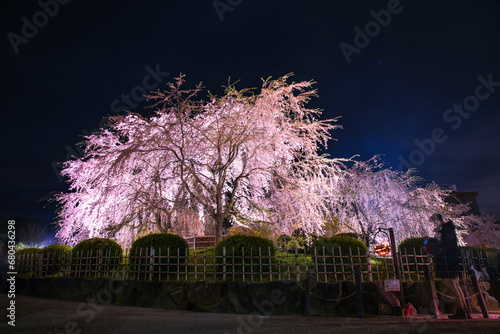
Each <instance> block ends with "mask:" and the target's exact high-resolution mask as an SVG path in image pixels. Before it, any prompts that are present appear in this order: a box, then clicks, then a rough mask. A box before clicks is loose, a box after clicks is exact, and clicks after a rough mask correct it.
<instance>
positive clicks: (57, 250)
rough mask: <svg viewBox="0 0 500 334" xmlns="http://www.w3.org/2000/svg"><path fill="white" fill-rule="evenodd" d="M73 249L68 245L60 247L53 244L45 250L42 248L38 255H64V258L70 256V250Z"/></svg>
mask: <svg viewBox="0 0 500 334" xmlns="http://www.w3.org/2000/svg"><path fill="white" fill-rule="evenodd" d="M72 249H73V247H71V246H69V245H60V244H54V245H49V246H47V247H45V248H42V249H41V250H40V253H43V254H47V253H58V254H60V253H64V254H65V255H66V256H68V255H70V254H71V250H72Z"/></svg>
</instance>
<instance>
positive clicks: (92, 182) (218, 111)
mask: <svg viewBox="0 0 500 334" xmlns="http://www.w3.org/2000/svg"><path fill="white" fill-rule="evenodd" d="M287 79H288V76H284V77H282V78H279V79H277V80H265V81H264V82H263V86H262V89H261V90H260V92H259V93H258V94H254V93H252V92H251V91H250V90H248V89H243V90H237V89H236V88H235V87H234V86H233V85H229V86H228V87H227V88H226V92H225V95H224V96H222V97H216V96H209V101H208V102H204V101H201V100H197V98H196V96H197V94H199V92H200V91H201V87H200V86H198V87H196V88H195V89H192V90H183V89H182V88H181V85H182V84H183V82H184V78H183V77H182V76H181V77H180V78H178V79H177V81H176V82H175V83H170V84H168V90H166V91H157V92H154V93H151V94H150V95H149V97H148V100H149V101H153V103H152V108H153V109H154V110H155V114H154V115H152V116H149V117H143V116H141V115H139V114H135V113H130V114H129V115H126V116H113V117H111V125H110V128H109V129H107V130H102V131H101V132H100V133H98V134H93V135H90V136H88V137H86V140H87V141H86V148H85V156H84V157H82V158H80V159H77V160H72V161H68V162H66V163H65V168H64V169H63V171H62V175H63V176H65V177H66V178H67V179H68V181H69V184H70V186H69V188H70V192H68V193H63V194H59V195H57V196H55V200H56V201H57V202H58V203H59V209H60V211H59V220H60V229H59V231H58V234H57V237H58V238H59V239H60V240H62V241H64V242H69V243H75V242H77V241H79V240H82V239H85V238H88V237H94V236H114V237H116V238H117V239H118V240H119V241H120V243H122V244H124V245H125V244H127V243H130V242H131V240H133V239H134V238H135V237H136V236H137V235H140V234H141V233H144V231H153V232H154V231H159V232H168V231H170V230H171V229H174V228H175V227H176V226H177V225H178V222H179V220H181V219H182V215H183V214H184V213H185V212H186V211H187V212H189V214H190V215H192V216H197V217H198V219H199V220H200V221H202V223H203V226H204V227H205V231H207V230H211V231H213V232H214V233H215V234H216V237H217V240H221V238H222V233H223V227H224V222H232V223H235V222H239V223H241V224H248V223H251V222H278V221H279V222H280V224H279V228H280V229H283V230H288V229H291V231H293V230H294V229H295V228H297V227H299V226H292V225H293V224H296V222H295V221H296V220H297V219H296V217H301V221H300V222H298V223H297V224H305V225H306V229H310V230H314V229H318V226H316V224H315V223H312V222H315V221H318V219H317V218H320V217H321V216H322V214H323V213H322V212H320V209H318V205H322V203H319V202H318V201H317V200H318V197H317V196H316V195H315V194H314V193H310V194H309V193H307V192H308V191H309V190H311V187H304V186H305V183H307V182H309V181H308V180H312V179H313V176H314V175H316V174H317V173H318V172H320V170H321V166H323V165H325V166H326V165H327V164H328V163H329V162H327V159H326V158H325V157H322V156H319V155H318V153H317V151H318V149H319V147H320V145H322V146H325V147H326V143H327V141H328V139H330V133H329V132H330V130H332V129H334V128H335V126H334V125H332V122H333V121H334V120H319V115H320V111H318V110H313V109H308V108H306V107H305V105H306V104H307V103H308V101H309V100H310V98H311V97H313V96H315V91H314V90H312V89H311V86H312V84H313V83H312V82H299V83H290V84H289V83H287ZM283 202H286V203H283ZM297 203H299V204H300V205H296V204H297ZM283 204H286V206H293V207H295V208H296V209H294V210H292V211H289V210H282V208H283V207H284V205H283ZM276 208H277V209H276ZM297 210H299V211H301V214H300V215H297ZM188 226H190V224H188ZM291 231H290V232H291Z"/></svg>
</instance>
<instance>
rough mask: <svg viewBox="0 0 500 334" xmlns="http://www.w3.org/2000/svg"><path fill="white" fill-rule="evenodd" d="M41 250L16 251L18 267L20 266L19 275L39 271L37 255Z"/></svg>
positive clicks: (32, 248) (24, 249) (25, 249)
mask: <svg viewBox="0 0 500 334" xmlns="http://www.w3.org/2000/svg"><path fill="white" fill-rule="evenodd" d="M40 251H41V249H40V248H34V247H31V248H23V249H18V250H17V251H16V257H18V258H17V261H16V263H17V265H19V269H18V273H19V274H20V275H22V274H30V271H35V272H36V270H37V260H36V255H37V254H38V253H40Z"/></svg>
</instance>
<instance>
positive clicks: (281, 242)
mask: <svg viewBox="0 0 500 334" xmlns="http://www.w3.org/2000/svg"><path fill="white" fill-rule="evenodd" d="M309 240H310V238H309V237H308V236H307V235H306V232H305V231H304V230H303V229H301V228H298V229H296V230H295V231H293V233H292V235H287V234H281V235H280V236H279V237H278V239H277V240H276V245H277V246H278V247H279V248H280V249H287V250H288V252H289V253H295V249H297V250H298V252H299V253H301V254H303V253H304V252H308V246H309Z"/></svg>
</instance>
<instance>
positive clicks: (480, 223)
mask: <svg viewBox="0 0 500 334" xmlns="http://www.w3.org/2000/svg"><path fill="white" fill-rule="evenodd" d="M465 221H466V226H467V233H465V235H464V241H465V243H466V244H467V246H476V247H490V248H496V249H500V220H499V219H498V217H497V216H495V215H490V214H485V213H483V214H481V215H480V216H474V215H470V216H467V217H465Z"/></svg>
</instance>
